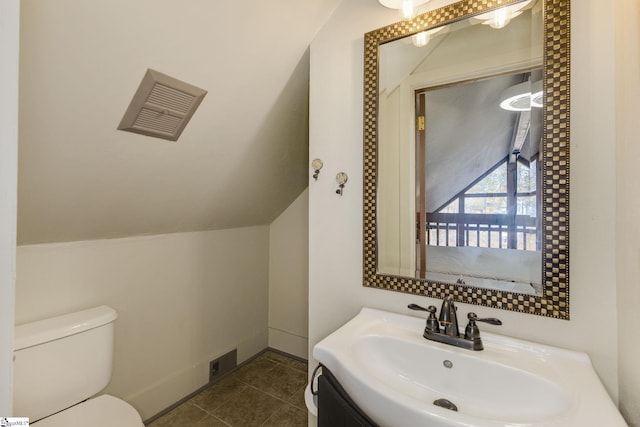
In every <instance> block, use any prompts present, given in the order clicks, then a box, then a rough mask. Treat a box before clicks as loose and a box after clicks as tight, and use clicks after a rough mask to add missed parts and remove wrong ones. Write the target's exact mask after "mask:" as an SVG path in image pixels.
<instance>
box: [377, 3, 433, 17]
mask: <svg viewBox="0 0 640 427" xmlns="http://www.w3.org/2000/svg"><path fill="white" fill-rule="evenodd" d="M429 1H430V0H378V3H380V4H381V5H383V6H384V7H388V8H389V9H396V10H398V11H400V16H401V17H402V19H405V20H408V19H411V18H413V17H414V16H416V7H418V6H421V5H423V4H425V3H427V2H429Z"/></svg>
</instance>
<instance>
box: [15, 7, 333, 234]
mask: <svg viewBox="0 0 640 427" xmlns="http://www.w3.org/2000/svg"><path fill="white" fill-rule="evenodd" d="M337 3H338V0H304V1H302V0H276V1H269V2H266V1H263V0H246V1H242V2H238V1H234V0H213V1H212V0H186V1H175V0H135V1H131V0H95V1H84V0H22V2H21V31H20V37H21V41H20V57H21V58H20V116H19V121H20V124H19V126H20V127H19V177H18V243H19V244H27V243H39V242H60V241H73V240H88V239H101V238H113V237H123V236H133V235H144V234H160V233H170V232H182V231H196V230H210V229H221V228H231V227H238V226H248V225H257V224H267V223H270V222H271V221H272V220H273V219H274V218H276V217H277V216H278V215H279V214H280V213H281V212H282V211H283V210H284V209H285V208H286V207H287V206H288V205H289V204H290V203H291V202H292V201H293V200H294V199H295V198H296V197H297V196H298V195H299V194H300V192H301V191H302V190H303V189H304V188H305V187H306V185H307V181H308V172H309V166H308V164H307V163H308V162H307V158H308V81H309V74H308V71H309V52H308V46H309V44H310V42H311V40H312V39H313V37H314V35H315V34H316V32H317V31H318V30H319V29H320V27H321V26H322V24H323V23H324V22H325V21H326V19H328V17H329V15H330V14H331V12H332V11H333V9H334V8H335V6H336V4H337ZM148 68H151V69H154V70H157V71H160V72H162V73H165V74H168V75H170V76H172V77H175V78H177V79H180V80H183V81H186V82H188V83H190V84H192V85H195V86H198V87H200V88H203V89H205V90H207V91H208V94H207V95H206V96H205V98H204V100H203V102H202V104H201V105H200V107H199V109H198V110H197V111H196V113H195V115H194V116H193V118H192V119H191V122H190V123H189V124H188V125H187V127H186V129H185V130H184V132H183V133H182V135H181V136H180V138H179V139H178V141H176V142H171V141H167V140H162V139H157V138H152V137H148V136H143V135H139V134H134V133H129V132H123V131H119V130H117V127H118V124H119V122H120V119H121V118H122V115H123V114H124V112H125V110H126V108H127V106H128V105H129V102H130V101H131V98H132V97H133V95H134V93H135V91H136V89H137V87H138V85H139V83H140V81H141V79H142V77H143V75H144V73H145V71H146V70H147V69H148Z"/></svg>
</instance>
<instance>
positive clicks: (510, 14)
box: [475, 0, 532, 30]
mask: <svg viewBox="0 0 640 427" xmlns="http://www.w3.org/2000/svg"><path fill="white" fill-rule="evenodd" d="M531 1H532V0H528V1H524V2H522V3H517V4H513V5H510V6H504V7H501V8H499V9H496V10H492V11H491V12H487V13H483V14H481V15H478V16H476V17H475V19H478V20H480V21H481V22H482V24H484V25H488V26H490V27H491V28H494V29H496V30H499V29H501V28H504V27H506V26H507V25H509V22H511V20H512V19H513V18H515V17H516V16H518V15H520V14H521V13H522V9H524V8H525V7H526V6H527V5H529V3H531Z"/></svg>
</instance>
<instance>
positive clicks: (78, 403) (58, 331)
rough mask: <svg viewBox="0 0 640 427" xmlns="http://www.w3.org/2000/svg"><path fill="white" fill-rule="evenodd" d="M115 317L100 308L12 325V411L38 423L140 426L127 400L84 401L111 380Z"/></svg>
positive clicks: (48, 425) (72, 426)
mask: <svg viewBox="0 0 640 427" xmlns="http://www.w3.org/2000/svg"><path fill="white" fill-rule="evenodd" d="M117 317H118V314H117V313H116V312H115V310H113V309H112V308H110V307H107V306H101V307H96V308H91V309H88V310H84V311H79V312H77V313H71V314H66V315H64V316H58V317H53V318H50V319H45V320H40V321H38V322H32V323H26V324H23V325H19V326H16V329H15V337H14V347H13V348H14V353H13V354H14V365H13V415H14V416H16V417H29V421H30V423H34V422H36V421H37V423H36V424H35V425H37V426H38V427H80V426H83V427H86V426H91V427H107V426H109V427H112V426H119V427H143V423H142V419H141V418H140V415H139V414H138V412H137V411H136V410H135V409H134V408H133V407H132V406H131V405H129V404H128V403H127V402H125V401H123V400H120V399H118V398H115V397H113V396H110V395H106V394H105V395H101V396H99V397H95V398H91V399H89V398H90V397H91V396H93V395H95V394H96V393H98V392H99V391H100V390H102V389H104V388H105V387H106V386H107V384H109V381H110V380H111V371H112V367H113V322H114V321H115V320H116V318H117ZM87 399H88V400H87Z"/></svg>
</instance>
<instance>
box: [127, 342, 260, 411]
mask: <svg viewBox="0 0 640 427" xmlns="http://www.w3.org/2000/svg"><path fill="white" fill-rule="evenodd" d="M266 347H267V334H266V331H265V332H262V333H259V334H257V335H255V336H253V337H250V338H247V339H246V340H244V341H242V342H239V343H237V344H236V345H233V346H232V348H225V349H224V350H222V351H220V352H218V353H216V354H211V355H208V356H206V357H205V358H203V359H201V360H198V361H196V362H195V363H194V364H193V365H191V366H189V367H186V368H184V369H182V370H179V371H176V372H173V373H171V374H169V375H167V376H165V377H164V378H162V379H160V380H159V381H156V382H155V383H153V384H151V385H149V386H147V387H145V388H144V389H142V390H139V391H137V392H135V393H132V394H130V395H128V396H123V399H124V400H126V401H127V402H129V403H130V404H131V405H132V406H133V407H134V408H136V410H137V411H138V412H139V413H140V416H141V417H142V419H143V420H146V421H145V422H146V423H149V422H151V421H152V420H154V419H156V418H158V417H159V416H161V415H163V414H165V413H167V412H168V411H169V410H171V409H172V408H174V407H176V406H177V405H178V404H179V403H182V402H184V401H185V400H188V399H189V398H190V397H191V396H193V395H195V394H196V393H198V392H199V391H201V390H202V389H204V388H206V387H208V386H209V385H210V384H209V362H210V361H211V360H213V359H215V358H217V357H219V356H221V355H223V354H225V353H227V352H228V351H229V350H232V349H233V348H236V349H237V350H238V365H239V366H240V365H241V364H243V362H245V361H248V360H250V359H251V358H253V357H254V356H255V355H256V354H258V353H260V352H262V351H264V349H265V348H266Z"/></svg>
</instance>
